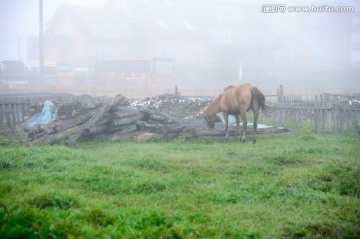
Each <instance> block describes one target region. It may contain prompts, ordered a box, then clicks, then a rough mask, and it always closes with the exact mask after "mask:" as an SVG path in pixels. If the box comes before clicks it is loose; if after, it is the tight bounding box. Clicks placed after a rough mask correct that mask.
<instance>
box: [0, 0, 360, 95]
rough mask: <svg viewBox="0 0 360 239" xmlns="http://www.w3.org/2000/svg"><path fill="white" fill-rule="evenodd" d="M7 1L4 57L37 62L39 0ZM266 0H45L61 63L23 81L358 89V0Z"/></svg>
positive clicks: (84, 87) (53, 59)
mask: <svg viewBox="0 0 360 239" xmlns="http://www.w3.org/2000/svg"><path fill="white" fill-rule="evenodd" d="M276 3H277V4H279V3H278V2H276ZM0 4H1V8H0V20H1V25H0V60H20V61H22V62H24V63H25V64H27V65H28V66H29V67H34V68H36V66H37V65H38V64H39V53H38V52H39V46H38V42H39V39H38V36H39V28H38V27H39V1H37V0H0ZM266 4H271V3H269V1H258V0H257V1H240V0H212V1H206V0H187V1H186V0H132V1H131V0H122V1H116V0H97V1H96V0H93V1H90V0H84V1H79V0H78V1H68V0H51V1H46V0H45V1H43V18H44V64H45V66H46V67H48V68H49V69H50V68H51V67H53V68H54V72H53V73H52V74H53V75H51V76H50V73H49V75H48V76H47V77H45V79H44V81H45V82H37V78H36V77H33V78H32V79H31V81H29V84H28V86H27V88H26V89H25V90H30V91H31V90H39V89H43V90H47V91H49V90H50V91H59V92H60V91H69V92H72V93H77V94H81V93H88V94H93V95H98V94H110V95H111V94H115V93H119V92H120V93H123V94H124V95H125V96H128V97H145V96H149V95H154V94H160V93H172V92H173V91H174V87H175V86H178V90H179V91H180V92H181V93H182V94H184V95H209V96H211V95H214V94H216V92H219V91H221V90H222V88H224V87H226V86H228V85H237V84H241V83H245V82H250V83H253V84H256V85H258V86H259V87H260V88H262V89H263V90H264V91H265V92H266V93H267V94H272V93H275V92H276V89H277V88H278V87H279V85H284V87H285V89H286V93H288V94H298V95H303V96H304V95H311V96H312V95H314V94H319V93H324V92H328V93H355V92H360V81H359V79H360V77H359V76H360V12H359V11H360V3H359V2H358V1H351V0H349V1H336V0H334V1H284V3H283V4H285V5H286V7H289V6H316V7H321V6H330V7H337V6H346V7H353V11H351V12H319V11H318V12H288V11H287V10H285V12H282V13H269V12H268V9H267V8H264V6H265V5H266ZM266 6H267V5H266ZM264 9H265V11H264ZM147 61H149V62H150V61H151V62H150V63H149V62H147ZM146 64H151V70H146V69H147V68H145V65H146ZM170 64H171V66H170ZM140 68H141V69H140ZM155 68H156V69H158V71H156V74H152V72H153V69H155ZM147 71H149V72H150V71H151V76H150V74H148V72H147ZM49 72H50V71H49ZM99 72H100V73H99ZM159 72H160V73H159ZM164 72H166V74H165V73H164ZM154 75H155V76H154ZM39 85H42V86H44V87H45V86H48V87H47V88H41V87H40V88H39ZM23 88H24V87H23ZM15 90H17V89H16V87H10V88H8V89H7V91H8V92H9V91H15Z"/></svg>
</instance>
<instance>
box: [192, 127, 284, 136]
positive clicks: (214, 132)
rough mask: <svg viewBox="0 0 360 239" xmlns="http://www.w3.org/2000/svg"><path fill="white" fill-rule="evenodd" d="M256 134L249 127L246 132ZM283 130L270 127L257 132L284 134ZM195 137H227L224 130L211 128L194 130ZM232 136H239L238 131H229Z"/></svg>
mask: <svg viewBox="0 0 360 239" xmlns="http://www.w3.org/2000/svg"><path fill="white" fill-rule="evenodd" d="M240 132H242V128H240ZM253 132H254V130H253V128H252V127H248V128H247V130H246V134H247V135H252V134H253ZM282 132H284V130H283V129H281V128H279V127H268V128H258V129H257V130H256V134H271V133H282ZM191 133H192V136H193V137H203V136H204V137H220V136H222V137H225V130H224V129H209V128H194V129H192V132H191ZM229 135H230V136H239V134H238V132H237V130H236V129H234V128H232V129H229Z"/></svg>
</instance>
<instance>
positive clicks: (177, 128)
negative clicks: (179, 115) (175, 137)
mask: <svg viewBox="0 0 360 239" xmlns="http://www.w3.org/2000/svg"><path fill="white" fill-rule="evenodd" d="M184 128H185V126H184V125H182V124H170V125H164V127H163V133H181V132H183V130H184Z"/></svg>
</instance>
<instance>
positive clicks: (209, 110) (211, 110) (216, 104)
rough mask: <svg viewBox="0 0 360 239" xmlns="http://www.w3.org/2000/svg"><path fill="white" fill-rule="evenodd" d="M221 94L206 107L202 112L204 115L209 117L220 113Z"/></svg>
mask: <svg viewBox="0 0 360 239" xmlns="http://www.w3.org/2000/svg"><path fill="white" fill-rule="evenodd" d="M220 100H221V94H220V95H218V96H217V97H216V98H215V99H214V100H213V101H212V102H211V103H210V104H209V105H208V106H206V107H205V109H204V110H203V112H204V114H206V115H208V116H210V115H215V114H217V113H219V112H220V111H221V109H220Z"/></svg>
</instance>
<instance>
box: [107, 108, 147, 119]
mask: <svg viewBox="0 0 360 239" xmlns="http://www.w3.org/2000/svg"><path fill="white" fill-rule="evenodd" d="M110 115H111V118H112V119H121V118H127V117H130V116H138V115H143V114H142V113H141V112H140V111H138V110H134V109H126V110H123V111H116V112H112V113H111V114H110Z"/></svg>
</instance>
